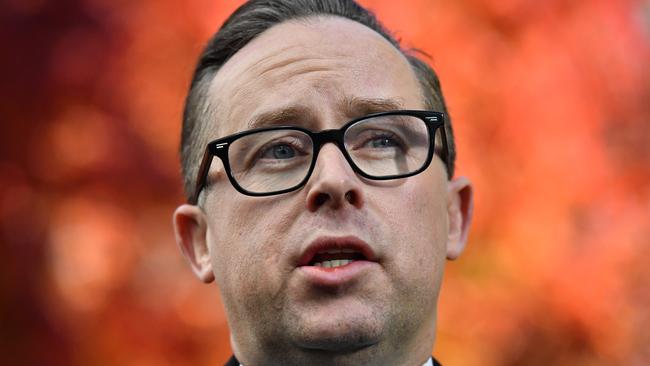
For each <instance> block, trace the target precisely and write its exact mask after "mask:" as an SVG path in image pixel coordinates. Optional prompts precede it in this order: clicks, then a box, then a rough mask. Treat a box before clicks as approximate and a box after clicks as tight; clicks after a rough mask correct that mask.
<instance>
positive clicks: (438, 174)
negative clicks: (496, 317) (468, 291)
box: [190, 17, 449, 364]
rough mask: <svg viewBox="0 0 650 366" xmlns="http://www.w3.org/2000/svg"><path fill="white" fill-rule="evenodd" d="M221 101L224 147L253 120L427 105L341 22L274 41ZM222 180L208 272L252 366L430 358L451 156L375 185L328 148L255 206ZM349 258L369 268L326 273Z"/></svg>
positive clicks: (231, 76)
mask: <svg viewBox="0 0 650 366" xmlns="http://www.w3.org/2000/svg"><path fill="white" fill-rule="evenodd" d="M209 96H210V100H211V103H212V104H213V105H215V106H216V107H215V108H216V115H217V117H216V120H215V121H212V123H214V125H213V126H212V127H211V131H212V133H213V136H211V137H212V138H216V137H221V136H225V135H228V134H232V133H235V132H239V131H243V130H247V129H249V128H251V127H252V125H251V123H253V122H252V121H255V122H254V123H253V125H254V127H261V126H266V124H267V123H272V124H282V125H297V126H302V127H306V128H309V129H311V130H314V131H318V130H323V129H333V128H339V127H341V126H342V125H343V124H344V123H345V122H347V121H349V120H351V119H353V118H356V117H360V116H362V115H365V114H368V113H373V112H380V111H383V110H391V109H397V108H400V109H424V103H423V98H422V93H421V90H420V88H419V84H418V81H417V79H416V77H415V74H414V72H413V71H412V69H411V67H410V66H409V64H408V62H407V60H406V59H405V58H404V57H403V56H402V55H401V54H400V53H399V51H398V50H396V49H395V48H394V47H393V46H392V45H390V44H389V43H388V42H387V41H386V40H384V39H383V38H382V37H381V36H380V35H378V34H377V33H375V32H374V31H372V30H370V29H369V28H366V27H365V26H363V25H360V24H358V23H355V22H352V21H349V20H345V19H341V18H334V17H328V18H313V19H309V20H306V21H292V22H285V23H282V24H280V25H277V26H274V27H273V28H271V29H269V30H267V31H266V32H264V33H262V34H261V35H260V36H259V37H258V38H256V39H254V40H253V41H251V42H250V43H249V44H248V45H246V46H245V47H244V48H243V49H242V50H240V51H239V52H238V53H236V54H235V55H234V56H233V57H232V58H231V59H230V60H229V61H228V62H227V63H226V64H225V65H224V66H223V67H222V69H221V70H220V71H219V72H218V73H217V75H216V76H215V78H214V80H213V81H212V84H211V88H210V94H209ZM262 116H273V118H272V119H267V118H264V117H262ZM208 181H209V182H210V186H209V188H207V189H205V190H204V192H203V193H202V195H204V197H203V211H201V212H200V215H202V216H201V218H199V221H201V220H203V221H204V222H205V230H204V240H205V245H206V246H207V252H206V254H205V257H206V261H204V262H201V261H200V260H198V262H199V264H198V266H199V267H201V268H203V269H206V268H208V269H211V270H212V273H213V274H214V278H215V279H216V281H217V283H218V285H219V288H220V291H221V295H222V299H223V302H224V305H225V308H226V312H227V317H228V321H229V325H230V328H231V332H232V340H233V348H234V349H235V352H236V354H237V355H238V356H239V357H240V358H242V359H243V360H241V361H242V362H243V363H244V364H246V363H250V364H260V363H265V364H267V363H269V360H270V359H273V358H274V357H275V358H277V360H285V362H287V363H289V360H294V361H296V362H307V361H308V360H311V361H310V362H313V359H311V357H313V356H319V355H320V356H322V355H325V354H328V353H329V352H333V353H338V354H341V355H345V357H347V358H345V357H344V358H341V359H337V360H338V361H341V364H343V363H344V362H343V361H344V360H349V361H353V362H358V361H363V360H367V359H370V358H371V357H374V356H377V355H382V354H383V355H386V354H390V355H394V356H395V357H401V358H402V359H403V357H405V355H404V354H402V353H401V350H402V351H406V350H408V351H409V352H413V350H415V349H417V350H419V351H421V352H424V353H425V354H428V353H429V352H430V350H431V344H432V343H433V338H434V331H435V318H436V303H437V297H438V291H439V287H440V281H441V278H442V273H443V265H444V261H445V257H446V256H447V242H448V228H449V216H448V209H449V199H448V182H447V179H446V171H445V168H444V165H443V163H442V161H441V160H440V159H439V158H437V157H435V158H434V161H433V162H432V164H431V166H430V167H429V168H428V169H427V170H425V171H424V172H423V173H421V174H419V175H416V176H413V177H409V178H405V179H399V180H393V181H370V180H366V179H363V178H360V177H359V176H357V175H356V174H355V173H354V172H353V171H352V168H351V167H350V166H349V165H348V163H347V162H346V160H345V158H344V157H343V155H342V154H341V152H340V151H339V150H338V149H337V148H336V146H334V145H333V144H326V145H325V146H323V147H322V149H321V151H320V154H319V155H318V160H317V162H316V166H315V170H314V172H313V174H312V175H311V178H310V179H309V181H308V182H307V184H306V185H305V186H304V187H303V188H301V189H299V190H297V191H294V192H291V193H285V194H280V195H275V196H269V197H250V196H245V195H243V194H241V193H239V192H237V191H236V190H235V189H234V188H233V187H232V186H231V184H230V183H229V182H228V179H227V178H226V176H225V173H224V170H223V166H222V165H221V164H220V163H219V161H218V159H215V160H214V161H213V164H212V168H211V170H210V174H209V178H208ZM199 241H200V240H199ZM194 251H195V252H198V253H199V255H200V252H201V250H200V248H199V250H196V249H194ZM338 251H343V252H351V253H349V256H350V257H354V258H355V259H359V260H357V261H356V262H352V263H351V264H349V265H346V266H341V267H337V268H329V269H324V268H323V267H318V266H316V265H315V262H318V261H321V262H323V261H324V260H326V259H327V258H329V257H328V255H332V254H334V255H335V256H337V255H343V256H346V255H348V254H335V253H329V254H328V253H327V252H338ZM190 256H191V254H190ZM207 258H209V262H208V261H207ZM334 264H336V263H334ZM209 277H211V275H207V276H204V279H205V278H209ZM261 352H262V353H263V355H264V356H263V357H264V359H262V358H260V357H262V356H261V355H260V353H261ZM382 359H383V360H384V361H386V363H387V364H390V363H393V364H394V362H392V361H391V359H390V357H388V356H386V357H385V358H382ZM338 361H337V362H338ZM417 361H418V362H420V361H422V360H420V359H418V360H417ZM313 364H315V363H313Z"/></svg>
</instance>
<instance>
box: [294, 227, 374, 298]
mask: <svg viewBox="0 0 650 366" xmlns="http://www.w3.org/2000/svg"><path fill="white" fill-rule="evenodd" d="M332 249H352V250H354V251H356V252H359V253H361V254H362V255H363V256H364V257H365V259H362V260H355V261H354V262H352V263H349V264H346V265H343V266H340V267H334V268H326V267H317V266H310V265H309V263H310V262H311V261H312V259H313V258H314V256H315V255H316V254H317V253H319V252H323V251H328V250H332ZM377 265H378V263H377V255H376V254H375V252H374V251H373V249H372V248H371V247H370V245H368V243H366V242H365V241H363V240H361V239H359V238H358V237H356V236H339V237H331V236H329V237H319V238H317V239H316V240H314V241H313V242H311V243H310V244H309V246H308V247H307V248H306V250H305V251H304V252H303V253H302V255H301V256H300V258H299V259H298V263H297V267H298V269H299V270H300V271H301V272H302V274H303V275H304V276H305V279H306V280H307V281H308V282H310V283H312V284H314V285H316V286H323V287H339V286H342V285H344V284H346V283H348V282H350V281H353V280H354V279H355V278H356V277H358V276H360V275H361V274H362V272H365V271H366V270H368V269H370V268H371V267H373V266H377Z"/></svg>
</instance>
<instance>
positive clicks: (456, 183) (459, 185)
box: [447, 177, 474, 259]
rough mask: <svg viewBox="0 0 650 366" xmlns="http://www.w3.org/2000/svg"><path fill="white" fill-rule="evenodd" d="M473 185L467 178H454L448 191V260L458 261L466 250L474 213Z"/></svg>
mask: <svg viewBox="0 0 650 366" xmlns="http://www.w3.org/2000/svg"><path fill="white" fill-rule="evenodd" d="M473 199H474V198H473V192H472V184H471V182H470V181H469V179H467V178H465V177H458V178H454V179H453V180H452V181H450V182H449V185H448V190H447V216H448V218H449V220H448V222H449V230H448V235H447V259H456V258H458V256H460V254H461V253H462V252H463V249H465V244H466V242H467V235H468V233H469V227H470V223H471V221H472V211H473V209H474V201H473Z"/></svg>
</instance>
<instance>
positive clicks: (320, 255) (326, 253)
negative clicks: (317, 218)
mask: <svg viewBox="0 0 650 366" xmlns="http://www.w3.org/2000/svg"><path fill="white" fill-rule="evenodd" d="M376 260H377V258H376V256H375V253H374V252H373V251H372V249H371V248H370V246H369V245H368V244H367V243H366V242H364V241H363V240H361V239H359V238H357V237H355V236H346V237H321V238H318V239H316V240H314V241H313V242H312V243H311V244H310V245H309V247H308V248H307V249H306V250H305V252H303V254H302V255H301V257H300V259H299V260H298V266H313V267H322V268H337V267H343V266H346V265H348V264H351V263H354V262H357V261H370V262H374V261H376Z"/></svg>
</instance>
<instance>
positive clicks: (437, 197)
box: [378, 172, 448, 282]
mask: <svg viewBox="0 0 650 366" xmlns="http://www.w3.org/2000/svg"><path fill="white" fill-rule="evenodd" d="M418 178H422V179H414V180H411V181H407V182H406V183H405V184H404V185H402V186H400V187H393V188H390V189H392V190H396V191H395V194H394V197H395V199H394V200H390V201H389V200H386V199H384V200H383V201H381V202H382V204H381V205H380V206H379V207H378V209H379V210H381V213H380V215H381V216H382V217H384V218H386V219H387V220H388V222H387V223H385V224H384V225H385V226H386V227H387V228H388V230H387V231H386V232H385V235H387V236H388V237H390V238H391V242H390V243H387V245H392V246H396V248H395V249H396V252H395V253H394V256H393V260H392V261H391V262H394V263H395V266H394V267H395V271H399V277H400V278H403V279H404V280H405V281H406V280H407V279H411V280H413V278H414V277H418V278H420V279H421V280H422V281H426V282H430V281H431V278H432V277H433V278H436V279H438V277H440V276H441V273H442V268H443V266H444V263H445V258H446V244H447V221H448V218H447V209H446V207H447V204H446V197H447V196H446V186H445V184H446V183H445V181H444V180H441V179H433V177H431V176H427V175H426V172H425V173H423V174H422V176H421V177H420V176H418ZM382 196H383V197H389V195H388V192H387V193H386V194H384V195H382ZM436 282H437V281H436Z"/></svg>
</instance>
